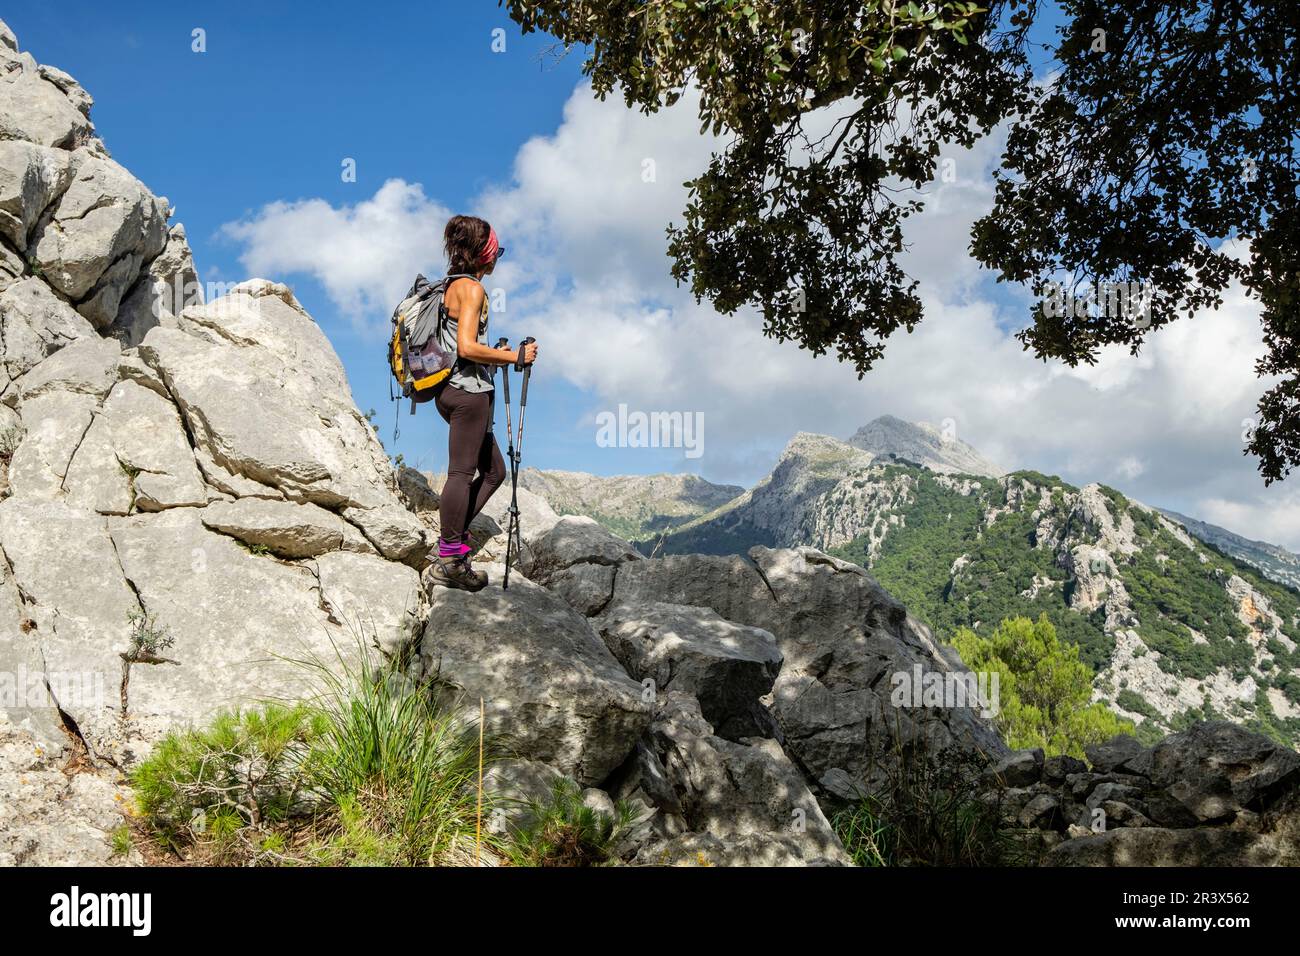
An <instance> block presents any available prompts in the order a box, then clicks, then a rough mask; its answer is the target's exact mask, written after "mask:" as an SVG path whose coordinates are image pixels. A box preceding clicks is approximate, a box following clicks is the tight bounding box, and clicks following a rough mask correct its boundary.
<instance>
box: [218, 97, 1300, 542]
mask: <svg viewBox="0 0 1300 956" xmlns="http://www.w3.org/2000/svg"><path fill="white" fill-rule="evenodd" d="M694 107H695V104H694V103H693V102H690V101H689V100H687V101H683V102H682V103H681V104H679V105H678V106H677V107H675V108H673V109H669V110H664V111H661V112H660V113H657V114H654V115H651V116H643V115H641V114H639V113H635V112H632V111H629V110H627V109H626V108H624V107H623V105H622V103H621V102H618V101H616V100H613V99H611V100H607V101H604V102H601V101H596V100H594V99H592V97H591V95H590V90H589V88H588V87H586V86H585V85H584V86H579V87H578V88H577V89H576V90H575V91H574V93H573V96H572V97H571V98H570V100H569V102H568V104H567V106H566V108H565V111H564V119H563V122H562V124H561V126H560V127H559V128H558V129H557V130H556V132H555V133H554V134H553V135H552V136H548V137H540V138H536V139H533V140H530V141H529V142H528V143H526V144H525V145H524V146H523V147H522V148H521V149H520V151H519V153H518V156H517V157H516V160H515V166H514V175H513V181H512V182H511V183H508V184H499V185H497V186H495V187H493V188H491V189H489V190H487V191H486V192H485V193H484V194H483V195H482V196H480V197H479V199H478V201H477V202H476V203H475V204H474V206H475V208H476V209H477V210H478V211H479V212H480V214H482V215H485V216H486V217H487V218H489V219H490V220H491V221H492V222H493V224H494V225H495V226H496V227H497V230H498V232H499V233H500V234H501V236H502V241H503V243H504V244H505V245H506V246H507V247H509V249H510V253H509V255H508V257H507V258H506V259H504V260H502V265H501V267H500V268H499V269H498V272H497V275H496V276H494V279H493V284H495V285H497V286H499V287H501V288H503V289H505V290H506V291H507V292H508V293H509V295H508V297H507V302H508V309H507V312H506V314H505V315H503V316H502V320H503V325H504V326H505V331H506V332H507V334H509V333H510V332H512V331H513V332H516V333H517V332H518V331H519V328H520V326H521V325H522V324H523V322H524V317H525V316H526V323H527V325H528V329H527V331H528V332H529V333H531V334H534V335H536V336H537V337H538V339H539V341H540V342H541V343H542V345H543V351H544V353H545V356H546V359H551V360H555V361H556V365H555V366H554V368H555V370H556V372H555V373H556V374H559V375H562V376H564V377H565V378H567V379H568V380H569V381H570V382H572V383H573V384H574V385H576V386H578V387H579V388H581V389H583V390H584V391H585V393H586V394H588V395H590V405H589V407H588V408H585V409H575V411H574V418H575V421H576V420H587V419H589V418H590V417H591V415H593V414H594V413H595V412H597V411H599V410H602V409H612V408H614V407H616V406H617V405H618V404H619V403H627V404H628V405H629V406H630V407H632V408H634V409H642V410H668V411H684V412H687V411H690V412H694V411H701V412H703V413H704V415H705V418H706V420H707V434H708V443H707V446H706V454H705V456H704V458H703V459H702V460H701V461H700V465H701V466H702V470H703V473H704V474H705V475H706V476H707V477H710V478H712V479H714V480H718V481H733V482H741V483H749V482H752V481H753V480H755V479H756V478H757V477H759V476H761V474H762V473H763V472H765V471H766V470H767V468H768V467H770V464H771V461H772V460H773V458H774V456H775V453H776V452H777V451H779V449H780V448H781V447H782V446H783V445H784V444H785V442H786V441H787V440H788V439H789V437H790V436H791V435H792V434H793V433H794V432H796V431H799V430H805V431H818V432H823V433H826V434H831V435H836V436H840V437H843V436H846V435H848V434H850V433H852V432H853V431H854V430H855V429H856V428H857V427H858V426H859V425H861V424H863V423H864V422H866V421H867V420H869V419H871V418H873V417H875V416H876V415H879V414H883V413H886V412H889V413H892V414H896V415H899V416H901V417H904V418H910V419H926V420H929V421H932V422H938V421H942V420H944V419H948V418H951V419H954V420H955V421H956V422H957V429H958V435H959V437H961V438H963V439H965V440H966V441H968V442H970V443H971V444H973V445H975V446H976V447H977V448H979V449H980V450H982V451H983V452H984V453H985V454H987V455H988V456H989V457H990V458H992V459H994V460H996V461H999V462H1001V463H1002V464H1003V465H1005V466H1007V467H1013V468H1015V467H1029V468H1035V469H1038V470H1040V471H1044V472H1048V473H1057V474H1061V475H1062V476H1063V477H1064V478H1066V479H1067V480H1069V481H1072V482H1075V483H1085V482H1089V481H1102V482H1106V483H1110V484H1115V485H1117V486H1118V487H1120V488H1121V489H1122V490H1124V491H1125V492H1126V493H1128V494H1130V495H1132V496H1134V497H1136V498H1138V499H1139V500H1143V501H1146V502H1148V503H1151V504H1159V505H1163V506H1167V507H1172V508H1175V509H1176V510H1179V511H1184V512H1187V513H1190V514H1193V515H1196V516H1198V517H1203V518H1205V520H1209V521H1215V522H1217V523H1221V524H1223V525H1224V526H1225V527H1228V528H1230V529H1231V530H1234V531H1237V532H1238V533H1241V534H1246V535H1249V536H1251V537H1257V538H1263V539H1265V540H1272V541H1276V542H1277V543H1280V544H1284V545H1288V546H1291V547H1300V495H1297V494H1292V493H1291V491H1290V490H1283V486H1279V485H1275V486H1273V487H1272V488H1269V489H1264V488H1263V485H1262V482H1261V481H1260V480H1259V478H1258V476H1257V475H1256V474H1255V470H1254V465H1253V461H1252V460H1251V459H1248V458H1245V457H1243V456H1242V453H1241V450H1242V446H1243V439H1242V435H1241V431H1242V426H1241V422H1242V419H1245V418H1250V417H1251V416H1252V415H1253V411H1254V403H1255V400H1256V398H1257V397H1258V395H1259V394H1260V392H1261V391H1262V390H1263V388H1264V387H1265V385H1264V384H1263V383H1261V382H1259V381H1258V380H1257V379H1256V378H1255V376H1254V370H1253V369H1254V360H1255V357H1256V356H1257V355H1258V354H1259V353H1260V351H1261V348H1262V346H1261V343H1260V331H1259V323H1258V308H1257V306H1256V305H1255V304H1254V303H1253V302H1251V301H1250V300H1248V299H1247V298H1246V297H1245V296H1244V295H1243V294H1242V293H1241V292H1240V291H1239V290H1234V291H1232V292H1231V293H1230V294H1229V295H1227V296H1226V297H1225V301H1224V305H1223V307H1222V308H1221V309H1220V310H1219V311H1217V312H1207V313H1205V314H1203V315H1198V316H1196V317H1195V318H1194V319H1192V320H1181V321H1178V322H1176V323H1174V324H1173V325H1172V326H1170V327H1168V328H1165V329H1162V330H1160V331H1159V332H1157V333H1155V334H1154V335H1152V336H1151V338H1150V339H1149V341H1148V343H1147V345H1146V346H1145V347H1144V349H1143V350H1142V352H1141V354H1140V355H1137V356H1132V355H1129V354H1128V353H1127V351H1125V350H1123V349H1107V350H1105V351H1104V352H1103V354H1102V356H1101V361H1100V362H1099V364H1098V365H1097V366H1095V367H1091V368H1079V369H1068V368H1065V367H1063V366H1061V365H1060V364H1059V363H1043V362H1041V361H1038V360H1035V359H1034V357H1033V356H1032V354H1031V353H1028V352H1025V351H1024V350H1023V349H1022V347H1021V344H1020V343H1019V341H1018V340H1016V339H1015V337H1014V335H1013V334H1012V331H1009V328H1008V327H1009V326H1010V327H1016V326H1019V325H1020V324H1021V323H1022V322H1023V320H1024V318H1025V315H1026V311H1025V307H1026V306H1027V303H1028V297H1027V296H1024V295H1022V304H1021V305H1020V306H1019V307H1018V308H1016V309H1013V310H1012V311H1011V312H1010V313H1009V312H1008V311H1007V309H1008V305H1007V302H1006V301H1005V297H1004V299H1002V300H999V301H997V302H995V301H993V300H992V299H991V298H990V297H989V292H988V290H989V285H988V284H987V283H985V282H984V281H982V277H981V274H980V273H979V271H978V269H977V268H976V266H975V264H974V263H972V262H971V260H970V259H969V257H968V256H967V255H966V247H967V244H968V233H969V226H970V222H971V221H972V219H973V218H974V217H975V216H977V215H979V214H980V213H982V212H983V211H984V210H986V209H987V208H988V204H989V201H990V196H991V191H990V188H989V178H988V173H989V170H990V169H991V167H992V165H993V164H994V163H996V162H997V158H998V155H999V153H1000V150H1001V142H1000V140H999V139H998V138H997V137H991V138H990V139H988V140H986V141H982V142H981V143H980V144H978V145H977V147H976V148H975V150H973V151H971V152H969V153H962V154H955V155H954V156H953V159H954V166H953V167H952V168H953V169H954V170H955V172H956V174H957V175H956V181H955V182H950V183H943V182H940V183H936V184H934V186H933V187H932V189H931V190H930V192H931V194H932V197H933V199H934V200H937V202H933V201H932V204H931V207H930V208H929V209H928V210H927V212H926V213H925V214H923V215H921V216H918V217H916V218H915V219H914V220H913V221H911V222H910V224H909V227H908V231H907V236H908V239H909V242H910V243H911V249H910V252H909V254H908V255H909V258H908V267H909V269H910V270H911V271H912V272H913V274H914V275H915V276H916V277H917V278H918V279H920V281H921V292H922V296H923V299H924V301H925V306H926V315H927V317H926V319H925V321H924V322H922V323H921V324H920V326H919V327H918V328H917V330H916V332H915V333H913V334H911V335H905V334H900V335H898V336H895V338H894V339H893V340H892V341H891V342H890V343H889V346H888V349H887V352H886V356H885V358H884V359H883V361H881V362H880V364H879V365H878V367H877V368H876V369H875V370H874V371H873V372H872V373H870V374H869V375H868V376H867V377H866V379H865V380H862V381H859V380H858V379H857V377H856V375H855V374H854V373H853V372H852V371H851V370H850V369H849V368H848V367H846V366H844V365H842V364H840V363H838V362H836V361H835V360H834V359H833V358H830V357H826V358H822V359H813V358H812V356H811V355H809V354H808V353H807V352H804V351H801V350H799V349H798V348H797V347H795V346H794V345H793V344H789V343H787V344H784V345H782V344H778V343H776V342H774V341H773V340H771V339H767V338H765V337H764V336H763V335H762V334H761V323H760V320H759V318H758V317H757V316H756V315H755V314H754V313H753V312H752V311H750V310H741V312H740V313H739V314H738V315H736V316H734V317H724V316H719V315H717V314H716V313H715V312H714V311H713V310H712V309H711V308H710V307H709V306H708V304H707V303H705V304H702V305H700V304H696V303H695V302H694V300H693V298H692V297H691V296H690V294H689V292H688V291H687V290H684V289H679V288H677V287H676V286H675V284H674V282H673V280H672V278H671V276H670V273H669V266H670V263H669V261H668V259H667V256H666V248H667V240H666V237H665V232H664V230H665V226H666V225H667V224H668V223H669V222H670V221H676V222H680V221H681V216H682V210H683V208H684V206H685V202H686V190H685V188H684V186H683V185H682V183H683V181H684V180H686V179H687V178H689V177H690V176H692V175H693V174H695V173H697V172H698V171H700V170H701V169H703V168H704V165H705V163H706V162H707V160H708V156H709V153H710V151H711V150H712V149H715V148H716V147H717V144H716V143H715V142H714V141H712V140H711V139H709V138H707V137H702V136H701V135H700V134H699V131H698V121H697V120H696V118H695V108H694ZM647 159H650V160H654V163H655V179H654V181H653V182H647V181H645V180H644V179H643V177H642V171H643V169H644V168H645V167H644V165H643V163H644V162H645V160H647ZM446 215H447V211H446V210H445V209H444V208H443V207H442V205H441V204H440V203H438V202H437V201H435V200H434V199H431V198H429V197H427V196H425V195H424V193H423V190H422V189H421V188H420V187H419V186H414V185H409V184H406V183H402V182H397V181H394V182H390V183H387V184H385V185H384V187H383V188H382V189H381V190H380V191H379V192H378V193H377V194H376V195H375V196H374V197H373V198H371V199H369V200H365V201H363V202H360V203H358V204H356V205H355V206H349V207H344V208H333V207H331V206H329V205H328V204H326V203H324V202H323V201H321V200H306V201H303V202H297V203H288V204H283V203H277V204H273V205H272V206H268V207H266V208H265V209H264V210H262V211H261V212H260V213H258V214H256V215H255V216H253V217H250V218H248V219H246V220H244V221H242V222H239V223H235V224H233V225H231V226H230V227H228V231H229V234H230V235H231V236H233V237H234V238H236V239H238V240H240V241H242V242H245V243H246V244H247V246H248V248H247V250H246V251H245V253H244V259H243V261H244V264H245V266H246V267H248V268H249V269H250V270H251V271H254V272H270V273H275V272H303V273H308V274H311V275H313V276H316V277H317V278H319V279H320V280H321V281H322V282H323V283H324V285H325V288H326V289H327V291H328V292H329V294H330V296H331V297H332V298H333V299H334V300H335V301H336V302H337V303H339V304H340V306H342V307H343V308H344V309H345V311H349V312H350V313H353V314H360V313H364V312H366V311H373V310H374V308H375V307H377V306H378V307H381V308H379V314H381V315H384V316H386V314H387V308H388V307H389V306H390V305H391V302H392V301H393V300H394V298H395V296H399V295H400V294H401V292H402V291H404V287H405V283H406V282H407V281H409V278H410V275H411V274H413V272H414V271H416V270H417V269H419V268H426V267H429V263H430V262H432V261H436V259H437V254H438V238H439V236H440V231H441V225H442V222H443V221H444V219H445V217H446ZM1015 295H1017V293H1016V292H1015V291H1014V290H1012V292H1011V296H1012V297H1013V298H1014V296H1015ZM553 357H555V358H553ZM560 357H562V358H560ZM619 465H620V466H623V467H626V460H625V459H619Z"/></svg>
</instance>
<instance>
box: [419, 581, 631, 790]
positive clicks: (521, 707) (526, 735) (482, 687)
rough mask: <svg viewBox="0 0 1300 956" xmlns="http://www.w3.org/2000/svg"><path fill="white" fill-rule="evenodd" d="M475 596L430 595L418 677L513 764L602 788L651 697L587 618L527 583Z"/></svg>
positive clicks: (457, 593)
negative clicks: (481, 728) (440, 691)
mask: <svg viewBox="0 0 1300 956" xmlns="http://www.w3.org/2000/svg"><path fill="white" fill-rule="evenodd" d="M503 571H504V567H503V566H501V565H490V566H489V567H488V573H489V577H490V580H491V581H492V582H493V583H491V584H490V585H489V586H488V587H487V588H486V589H484V590H482V591H479V592H477V593H469V592H465V591H458V590H452V589H447V588H434V589H433V590H432V592H431V593H430V594H429V604H430V607H429V615H428V620H427V623H426V624H425V627H424V635H423V639H422V642H421V646H420V655H421V659H422V662H423V665H424V672H425V674H426V675H427V676H429V677H430V678H434V679H436V680H437V681H438V682H439V683H440V684H442V685H444V686H446V687H448V688H449V689H450V690H451V691H452V692H453V694H454V695H455V696H456V697H457V698H458V699H459V700H461V701H462V702H463V704H464V706H465V707H467V708H470V709H472V710H473V711H474V713H475V714H476V713H477V710H478V704H479V699H480V698H482V699H483V700H484V701H485V706H486V713H487V726H488V729H489V730H490V731H491V732H492V733H493V734H495V735H498V736H499V737H501V738H502V740H503V741H504V743H505V745H506V746H507V747H509V748H510V749H511V750H513V751H514V753H515V754H517V755H518V756H520V757H526V758H528V759H531V760H540V761H542V762H544V763H547V764H549V765H551V766H552V767H554V768H555V769H557V770H559V771H560V772H561V773H564V774H566V775H568V776H570V777H572V778H573V779H574V780H576V781H578V782H579V783H580V784H582V785H583V786H594V785H597V784H599V783H601V782H602V781H603V780H604V779H605V778H606V777H607V776H609V774H610V772H611V771H612V770H614V769H615V768H616V767H618V766H619V765H620V764H621V763H622V762H623V761H624V759H625V758H626V757H627V756H628V754H629V753H631V751H632V749H633V747H634V746H635V745H636V741H637V738H638V737H640V736H641V733H642V731H644V730H645V728H646V727H647V725H648V724H649V722H650V717H651V712H652V710H653V700H652V696H653V695H650V696H647V695H646V694H645V693H644V691H643V688H642V687H641V685H639V684H637V683H636V682H635V681H633V680H632V679H631V678H630V677H628V675H627V674H626V673H625V672H624V671H623V669H622V667H620V666H619V664H618V661H616V660H615V659H614V657H613V655H612V654H610V652H609V650H608V649H606V647H605V645H604V644H603V643H602V642H601V640H600V637H599V636H598V635H597V634H596V633H595V631H593V630H592V629H591V625H590V624H588V623H587V621H586V619H585V618H583V617H582V616H581V615H579V614H578V613H577V612H575V611H574V610H573V609H572V608H570V607H569V606H568V605H567V604H566V603H565V602H564V601H562V600H561V599H560V598H558V597H556V596H555V595H553V594H551V593H550V592H549V591H547V590H546V589H545V588H542V587H540V586H538V585H536V584H534V583H532V582H531V581H529V580H528V579H526V578H523V577H518V578H514V577H512V579H511V581H510V588H509V590H502V589H501V587H500V583H499V582H500V580H501V574H502V572H503Z"/></svg>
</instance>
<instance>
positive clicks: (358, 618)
mask: <svg viewBox="0 0 1300 956" xmlns="http://www.w3.org/2000/svg"><path fill="white" fill-rule="evenodd" d="M315 566H316V577H317V579H318V580H319V581H320V590H321V597H322V598H323V599H324V601H325V603H326V604H327V605H328V606H329V609H330V612H331V616H332V617H333V618H334V619H335V620H336V621H337V622H338V623H339V625H340V626H341V627H342V629H343V630H344V631H345V633H346V634H347V635H348V636H350V637H351V638H353V639H354V640H359V641H361V642H363V643H365V644H370V645H373V646H375V647H378V648H379V649H380V650H382V651H384V652H385V653H387V654H396V653H397V652H398V651H399V650H401V649H402V648H404V647H406V646H408V645H410V644H412V643H414V642H415V641H416V640H418V638H419V617H418V612H419V609H420V576H419V575H418V574H416V573H415V571H414V570H412V569H411V568H409V567H407V566H406V565H404V564H397V563H396V562H393V561H386V560H384V559H383V558H380V557H378V556H377V555H374V554H359V553H357V552H355V551H331V552H329V553H328V554H322V555H320V556H318V557H317V558H316V561H315Z"/></svg>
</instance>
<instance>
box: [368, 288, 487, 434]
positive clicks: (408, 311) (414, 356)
mask: <svg viewBox="0 0 1300 956" xmlns="http://www.w3.org/2000/svg"><path fill="white" fill-rule="evenodd" d="M472 278H474V277H473V276H463V275H449V276H447V277H446V278H443V279H439V280H438V281H437V282H430V281H429V280H428V279H426V278H425V277H424V276H422V275H418V276H416V277H415V284H414V285H412V286H411V291H410V292H408V293H406V296H405V298H403V299H402V301H401V302H399V303H398V305H397V308H396V309H394V310H393V337H392V339H391V340H390V341H389V343H388V367H389V368H390V369H391V370H392V373H393V378H394V379H396V380H397V386H398V388H399V389H400V390H401V394H402V397H403V398H409V399H410V400H411V414H415V406H416V405H417V404H420V403H422V402H427V401H428V400H429V399H431V398H433V390H434V388H435V387H437V386H438V385H441V384H442V383H443V382H445V381H446V380H447V378H448V376H450V375H451V373H452V369H454V368H455V367H456V350H455V349H454V348H453V349H452V350H451V351H448V350H447V349H445V348H443V345H442V336H441V335H440V332H441V330H442V326H443V323H445V322H446V321H447V310H446V307H445V306H444V305H443V297H444V296H445V295H446V293H447V286H449V285H450V284H451V280H452V279H472ZM389 394H390V395H392V392H391V389H390V392H389ZM392 397H394V398H396V396H392Z"/></svg>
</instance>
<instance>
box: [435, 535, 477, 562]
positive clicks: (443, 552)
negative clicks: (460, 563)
mask: <svg viewBox="0 0 1300 956" xmlns="http://www.w3.org/2000/svg"><path fill="white" fill-rule="evenodd" d="M469 552H470V546H469V545H468V544H465V543H463V542H460V541H448V540H446V539H445V538H439V539H438V557H440V558H459V557H460V556H461V555H464V554H469Z"/></svg>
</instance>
